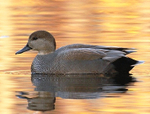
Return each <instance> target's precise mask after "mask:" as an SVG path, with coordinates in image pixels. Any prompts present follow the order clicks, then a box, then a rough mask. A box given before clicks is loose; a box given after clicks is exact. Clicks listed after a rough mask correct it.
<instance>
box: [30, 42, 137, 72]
mask: <svg viewBox="0 0 150 114" xmlns="http://www.w3.org/2000/svg"><path fill="white" fill-rule="evenodd" d="M126 50H130V49H128V48H118V47H107V46H94V45H84V44H72V45H68V46H64V47H61V48H59V49H57V50H56V51H54V52H53V53H50V54H47V55H37V56H36V57H35V59H34V61H33V63H32V67H31V71H32V72H33V73H52V74H78V73H79V74H81V73H107V72H109V73H115V72H117V71H116V66H115V65H114V64H113V62H115V61H117V60H118V59H120V58H122V57H125V58H126V56H125V55H126V54H128V53H130V51H126ZM135 63H136V62H135ZM135 63H134V64H135ZM119 67H121V66H119Z"/></svg>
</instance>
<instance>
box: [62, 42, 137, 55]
mask: <svg viewBox="0 0 150 114" xmlns="http://www.w3.org/2000/svg"><path fill="white" fill-rule="evenodd" d="M63 48H65V49H66V48H67V49H71V48H73V49H79V48H89V49H104V50H118V51H123V52H124V53H125V54H129V53H133V52H136V49H135V48H123V47H117V46H99V45H87V44H71V45H67V46H65V47H62V48H60V49H63Z"/></svg>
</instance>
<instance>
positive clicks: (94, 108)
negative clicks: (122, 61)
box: [0, 0, 150, 114]
mask: <svg viewBox="0 0 150 114" xmlns="http://www.w3.org/2000/svg"><path fill="white" fill-rule="evenodd" d="M149 4H150V1H149V0H111V1H110V0H94V1H93V0H72V1H69V0H51V1H50V0H43V1H41V0H36V1H33V0H24V1H18V0H5V1H2V0H0V9H1V10H0V53H1V54H0V80H1V81H0V92H1V93H0V107H1V108H0V114H36V113H37V114H40V113H43V112H40V111H32V110H29V109H27V100H25V99H19V98H17V97H16V96H15V95H16V91H28V92H35V91H34V88H35V86H33V84H32V83H31V75H30V66H31V62H32V60H33V58H34V57H35V55H36V52H32V51H30V52H27V53H23V54H21V55H15V52H16V51H18V50H19V49H21V48H22V47H24V45H25V44H26V42H27V39H28V36H29V35H30V33H32V32H33V31H35V30H47V31H49V32H51V33H52V34H53V35H54V37H55V38H56V42H57V48H59V47H61V46H64V45H67V44H73V43H84V44H94V45H107V46H121V47H134V48H136V49H137V52H136V53H133V54H130V55H129V57H132V58H134V59H137V60H144V61H145V63H144V64H141V65H138V66H136V67H135V68H134V69H133V70H132V71H131V73H132V74H133V76H134V77H136V79H137V80H138V82H135V83H133V84H131V85H129V86H127V87H125V88H126V89H127V91H126V92H123V93H120V92H112V91H111V92H110V93H108V95H110V96H112V97H109V98H108V97H100V96H99V97H98V98H96V99H67V98H61V97H60V96H59V95H58V97H56V102H55V109H54V110H52V111H46V112H44V114H49V113H51V114H99V113H102V114H149V113H150V91H149V88H150V83H149V80H150V78H149V76H150V71H149V68H150V59H149V58H150V54H149V52H150V45H149V43H150V5H149Z"/></svg>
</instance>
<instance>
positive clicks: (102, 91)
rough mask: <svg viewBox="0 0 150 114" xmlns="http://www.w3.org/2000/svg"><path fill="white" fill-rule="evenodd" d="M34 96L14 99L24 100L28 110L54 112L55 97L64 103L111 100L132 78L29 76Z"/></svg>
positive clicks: (21, 95)
mask: <svg viewBox="0 0 150 114" xmlns="http://www.w3.org/2000/svg"><path fill="white" fill-rule="evenodd" d="M31 81H32V83H33V85H34V86H35V90H34V92H18V95H17V97H19V98H22V99H27V101H28V107H27V108H28V109H30V110H36V111H48V110H49V111H50V110H54V109H55V105H54V103H55V99H56V97H61V98H65V99H96V98H99V97H110V96H109V93H116V92H120V93H123V92H126V91H127V89H126V86H127V84H128V83H129V82H132V81H133V78H132V77H131V76H130V75H129V74H127V75H123V74H118V75H116V76H113V77H112V76H111V77H110V76H106V75H105V76H104V75H102V74H97V75H91V74H88V75H48V74H32V76H31Z"/></svg>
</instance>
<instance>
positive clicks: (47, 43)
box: [16, 30, 56, 55]
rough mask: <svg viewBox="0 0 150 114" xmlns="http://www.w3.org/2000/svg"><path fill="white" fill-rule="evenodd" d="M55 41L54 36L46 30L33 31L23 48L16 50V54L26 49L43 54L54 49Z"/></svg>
mask: <svg viewBox="0 0 150 114" xmlns="http://www.w3.org/2000/svg"><path fill="white" fill-rule="evenodd" d="M55 48H56V42H55V39H54V37H53V36H52V35H51V34H50V33H49V32H47V31H44V30H39V31H35V32H33V33H32V34H31V35H30V36H29V39H28V43H27V44H26V46H25V47H24V48H22V49H21V50H19V51H17V52H16V54H21V53H23V52H25V51H28V50H31V49H32V50H35V51H38V54H39V55H45V54H49V53H52V52H53V51H55Z"/></svg>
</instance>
